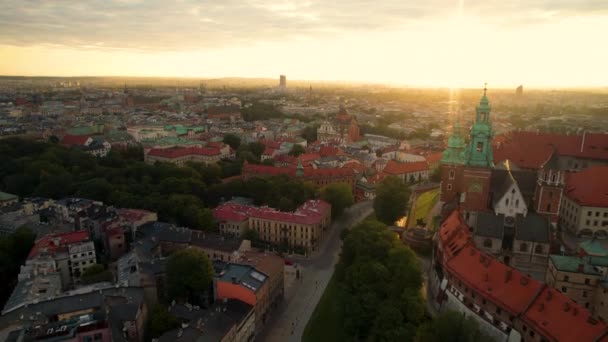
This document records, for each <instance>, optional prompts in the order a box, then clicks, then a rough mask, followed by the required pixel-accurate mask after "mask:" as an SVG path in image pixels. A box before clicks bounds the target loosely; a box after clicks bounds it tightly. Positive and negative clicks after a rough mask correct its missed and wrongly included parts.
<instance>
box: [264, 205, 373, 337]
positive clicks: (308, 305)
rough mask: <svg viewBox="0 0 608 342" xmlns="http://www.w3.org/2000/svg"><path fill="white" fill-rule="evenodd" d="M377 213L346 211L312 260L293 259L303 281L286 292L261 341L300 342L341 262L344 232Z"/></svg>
mask: <svg viewBox="0 0 608 342" xmlns="http://www.w3.org/2000/svg"><path fill="white" fill-rule="evenodd" d="M372 212H373V202H372V201H366V202H359V203H357V204H355V205H353V206H352V207H350V208H348V209H346V210H345V211H344V214H343V215H342V217H341V218H340V219H339V220H337V221H336V222H334V223H333V224H332V226H331V229H330V232H329V233H328V235H327V236H326V239H325V240H324V241H323V243H322V244H321V246H320V248H319V249H318V250H317V251H315V252H313V253H312V254H311V255H310V256H309V257H298V256H293V257H291V256H290V257H289V258H290V259H292V260H294V261H295V262H297V263H298V265H299V266H298V267H299V269H300V274H301V277H300V279H298V280H296V281H295V283H294V284H293V285H292V286H290V287H289V288H287V289H285V299H284V300H283V302H282V303H281V305H280V306H279V307H278V308H277V309H276V310H275V311H274V313H273V314H272V316H271V318H270V321H269V323H268V324H267V326H266V328H265V329H264V331H263V332H262V333H261V334H260V335H259V336H258V338H257V340H259V341H280V342H283V341H293V342H296V341H300V340H301V339H302V334H303V332H304V328H305V327H306V324H307V323H308V320H309V319H310V316H311V315H312V313H313V311H314V310H315V307H316V306H317V303H318V302H319V300H320V299H321V296H322V295H323V292H324V291H325V288H326V287H327V284H328V283H329V280H330V279H331V277H332V275H333V273H334V266H335V265H336V263H337V262H338V258H339V253H340V248H341V244H342V241H341V240H340V231H341V230H342V229H343V228H344V227H351V226H352V225H355V224H357V223H359V222H360V221H362V220H363V219H365V218H366V217H367V216H368V215H369V214H371V213H372Z"/></svg>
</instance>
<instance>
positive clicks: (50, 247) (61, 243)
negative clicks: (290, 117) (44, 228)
mask: <svg viewBox="0 0 608 342" xmlns="http://www.w3.org/2000/svg"><path fill="white" fill-rule="evenodd" d="M89 239H90V237H89V232H87V231H86V230H79V231H75V232H69V233H59V234H48V235H45V236H44V237H42V238H41V239H40V240H38V241H36V244H35V245H34V247H32V249H31V250H30V254H29V255H28V259H29V258H34V257H36V256H37V255H38V254H39V253H41V252H43V253H48V254H55V253H57V252H61V251H63V252H67V248H68V246H69V245H72V244H75V243H79V242H86V241H89Z"/></svg>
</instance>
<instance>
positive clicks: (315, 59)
mask: <svg viewBox="0 0 608 342" xmlns="http://www.w3.org/2000/svg"><path fill="white" fill-rule="evenodd" d="M0 13H2V14H0V55H2V56H3V58H2V60H1V61H0V74H2V75H24V76H142V77H147V76H150V77H195V78H196V77H200V78H215V77H262V78H278V75H280V74H285V75H287V76H288V77H289V79H292V80H319V81H332V80H335V81H351V82H353V81H354V82H372V83H386V84H394V85H411V86H447V87H474V86H479V84H480V82H482V81H488V82H489V83H490V84H491V85H492V87H512V86H517V85H519V84H525V85H526V86H532V87H577V86H586V87H592V86H606V85H608V84H607V83H606V80H608V71H607V70H606V69H605V68H603V67H602V65H603V64H602V61H605V60H606V59H607V58H608V48H607V47H605V46H602V44H601V43H600V42H601V41H602V39H603V37H602V33H603V32H607V31H608V20H607V19H608V3H606V2H605V1H594V0H589V1H581V2H578V3H576V4H575V3H571V2H565V1H541V0H538V1H528V2H526V4H523V5H522V4H518V5H514V4H510V3H504V2H500V1H494V0H490V1H484V2H475V3H472V2H465V1H456V0H455V1H446V0H433V1H428V2H425V3H417V2H416V3H411V2H410V3H408V2H399V1H390V0H386V1H382V2H381V3H376V2H374V3H369V2H365V1H360V2H354V3H353V2H346V1H337V2H334V3H333V4H322V3H320V2H318V1H307V2H304V3H296V2H291V1H282V2H269V1H245V2H240V1H223V2H222V3H221V4H219V3H218V4H204V3H200V2H194V1H181V2H178V3H176V4H172V3H171V4H170V3H165V2H153V3H150V2H145V1H136V0H135V1H130V0H126V1H107V2H104V3H103V4H98V3H92V2H81V3H79V4H78V5H76V6H75V5H73V4H71V3H70V2H67V1H66V2H62V1H59V2H53V3H47V2H43V3H34V4H29V5H27V6H26V5H25V4H24V3H23V2H21V1H6V2H3V4H1V5H0Z"/></svg>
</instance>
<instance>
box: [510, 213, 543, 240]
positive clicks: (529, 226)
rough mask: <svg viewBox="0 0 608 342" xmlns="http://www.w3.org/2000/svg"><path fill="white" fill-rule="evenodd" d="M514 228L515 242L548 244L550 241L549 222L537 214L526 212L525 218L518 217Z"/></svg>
mask: <svg viewBox="0 0 608 342" xmlns="http://www.w3.org/2000/svg"><path fill="white" fill-rule="evenodd" d="M515 226H516V230H515V238H516V239H517V240H523V241H534V242H542V243H548V242H549V241H550V239H551V226H550V224H549V220H547V218H545V217H544V216H541V215H539V214H537V213H534V212H528V215H526V216H525V217H524V216H523V215H518V216H517V218H516V223H515Z"/></svg>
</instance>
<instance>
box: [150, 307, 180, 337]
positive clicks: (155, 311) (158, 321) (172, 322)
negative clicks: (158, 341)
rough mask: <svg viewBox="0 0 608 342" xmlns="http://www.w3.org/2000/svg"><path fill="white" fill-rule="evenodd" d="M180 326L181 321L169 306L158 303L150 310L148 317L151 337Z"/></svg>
mask: <svg viewBox="0 0 608 342" xmlns="http://www.w3.org/2000/svg"><path fill="white" fill-rule="evenodd" d="M177 327H179V321H178V320H177V318H176V317H175V316H174V315H172V314H171V313H170V312H169V311H167V308H166V307H164V306H162V305H160V304H156V305H154V306H153V307H152V309H151V310H150V316H149V317H148V333H149V334H150V336H149V337H150V338H158V337H160V336H161V335H162V334H164V333H166V332H167V331H169V330H173V329H176V328H177Z"/></svg>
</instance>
